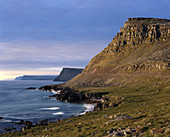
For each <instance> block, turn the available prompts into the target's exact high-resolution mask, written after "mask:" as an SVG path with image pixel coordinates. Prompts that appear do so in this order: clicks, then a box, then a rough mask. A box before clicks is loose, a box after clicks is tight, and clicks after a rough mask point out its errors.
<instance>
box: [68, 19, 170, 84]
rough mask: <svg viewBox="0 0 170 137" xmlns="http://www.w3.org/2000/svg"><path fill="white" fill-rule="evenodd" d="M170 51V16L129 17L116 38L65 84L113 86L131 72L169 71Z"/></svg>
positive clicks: (126, 79)
mask: <svg viewBox="0 0 170 137" xmlns="http://www.w3.org/2000/svg"><path fill="white" fill-rule="evenodd" d="M169 53H170V20H167V19H157V18H129V19H128V21H127V22H125V24H124V27H122V28H120V32H119V33H117V34H116V36H115V37H114V38H113V40H112V42H111V43H110V44H108V46H107V47H106V48H105V49H104V50H103V51H101V52H100V53H99V54H98V55H96V56H95V57H94V58H93V59H92V60H91V61H90V62H89V64H88V65H87V66H86V68H85V69H84V71H83V72H82V73H81V74H80V75H78V76H77V77H75V78H73V79H72V80H71V81H68V82H67V83H66V85H65V86H67V87H89V86H95V87H98V86H110V85H116V84H121V83H122V84H123V83H124V82H123V81H128V80H129V78H128V76H129V74H131V75H132V74H133V76H134V74H145V75H148V74H160V75H165V73H168V74H169V72H168V70H169V67H170V56H169ZM166 75H167V74H166ZM133 76H131V78H132V77H133ZM121 77H122V78H121ZM123 77H124V80H123V81H120V79H123ZM135 79H136V78H135V77H134V80H135Z"/></svg>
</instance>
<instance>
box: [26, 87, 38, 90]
mask: <svg viewBox="0 0 170 137" xmlns="http://www.w3.org/2000/svg"><path fill="white" fill-rule="evenodd" d="M27 89H32V90H34V89H37V88H36V87H28V88H27Z"/></svg>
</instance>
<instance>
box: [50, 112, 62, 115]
mask: <svg viewBox="0 0 170 137" xmlns="http://www.w3.org/2000/svg"><path fill="white" fill-rule="evenodd" d="M63 114H64V112H57V113H53V115H63Z"/></svg>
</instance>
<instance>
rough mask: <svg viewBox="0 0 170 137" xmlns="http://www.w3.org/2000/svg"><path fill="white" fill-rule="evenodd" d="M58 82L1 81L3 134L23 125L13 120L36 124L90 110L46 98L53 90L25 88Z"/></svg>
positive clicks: (0, 113) (0, 127) (1, 128)
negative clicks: (5, 129)
mask: <svg viewBox="0 0 170 137" xmlns="http://www.w3.org/2000/svg"><path fill="white" fill-rule="evenodd" d="M58 83H61V82H53V81H37V80H25V81H22V80H21V81H19V80H18V81H0V117H3V119H0V133H4V128H12V127H15V128H16V129H17V130H21V127H22V126H24V125H17V124H14V123H13V122H19V121H20V120H24V121H31V122H34V123H38V122H39V121H40V120H44V119H49V121H56V120H57V119H59V118H66V117H69V116H73V115H78V114H80V113H83V112H85V111H87V109H91V107H89V106H88V105H84V104H73V103H65V102H61V101H57V100H56V99H55V98H49V97H48V96H49V95H53V94H54V93H50V92H45V91H39V90H26V88H28V87H37V88H39V87H41V86H44V85H49V84H58Z"/></svg>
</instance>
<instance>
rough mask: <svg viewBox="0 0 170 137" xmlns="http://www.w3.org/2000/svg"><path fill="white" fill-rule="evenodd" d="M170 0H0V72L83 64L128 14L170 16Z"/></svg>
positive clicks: (120, 24) (95, 52) (93, 54)
mask: <svg viewBox="0 0 170 137" xmlns="http://www.w3.org/2000/svg"><path fill="white" fill-rule="evenodd" d="M169 7H170V2H169V0H161V1H160V0H142V1H137V0H0V71H5V70H28V69H29V70H42V69H43V68H44V69H46V68H57V67H60V68H61V67H64V66H73V67H85V66H86V65H87V64H88V62H89V61H90V59H91V58H92V57H93V56H95V55H96V54H97V53H99V52H100V51H101V50H102V49H104V48H105V47H106V46H107V44H108V43H109V42H111V40H112V38H113V37H114V35H115V34H116V33H117V32H118V31H119V29H120V27H122V26H123V24H124V22H125V21H126V20H127V18H129V17H156V18H167V19H169V18H170V14H169V13H170V8H169Z"/></svg>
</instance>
